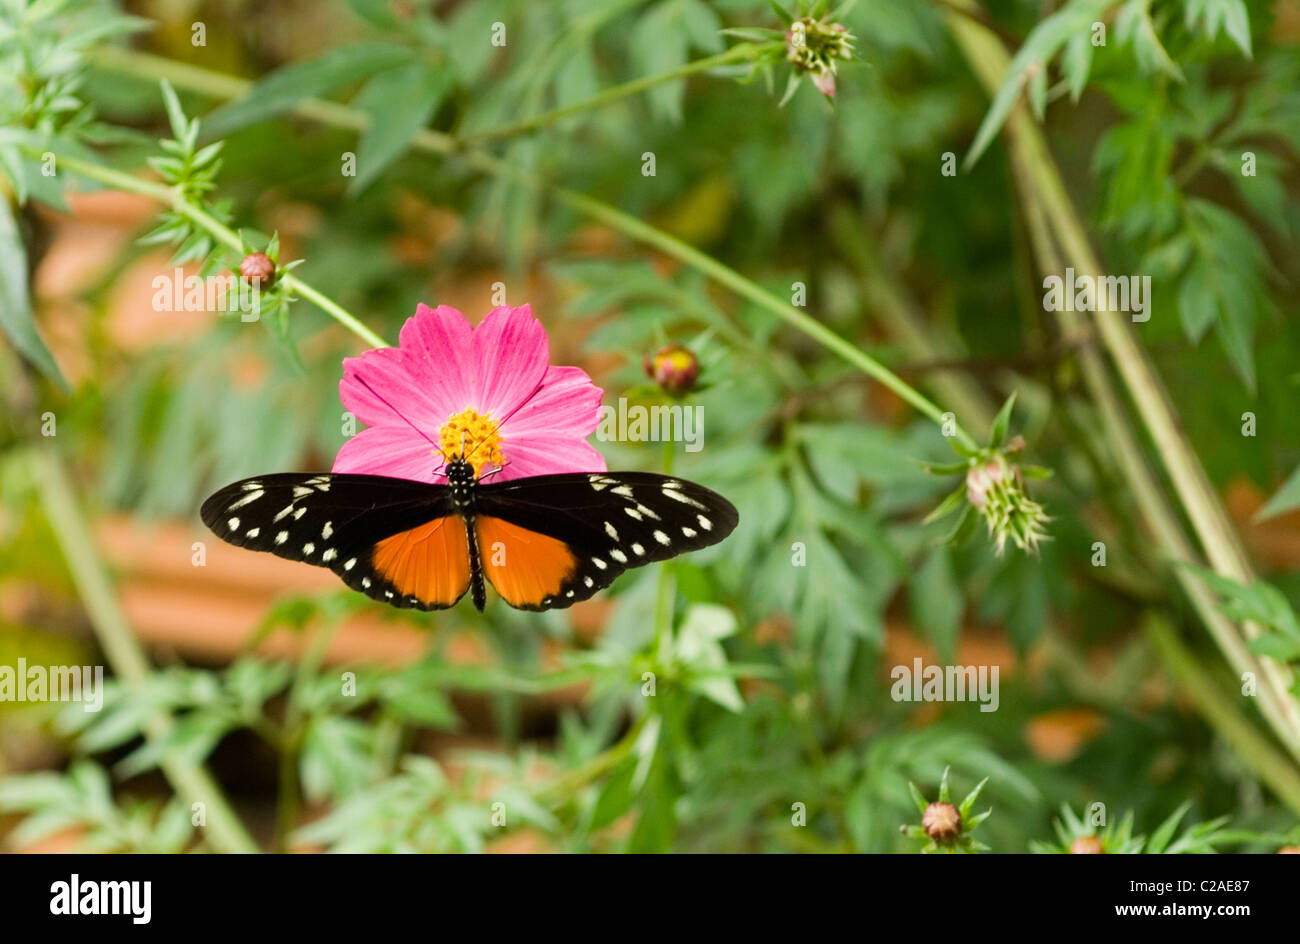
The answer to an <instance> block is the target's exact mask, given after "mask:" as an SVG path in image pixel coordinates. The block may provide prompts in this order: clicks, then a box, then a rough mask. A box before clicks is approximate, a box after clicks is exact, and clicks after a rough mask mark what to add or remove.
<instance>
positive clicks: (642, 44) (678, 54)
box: [630, 3, 688, 123]
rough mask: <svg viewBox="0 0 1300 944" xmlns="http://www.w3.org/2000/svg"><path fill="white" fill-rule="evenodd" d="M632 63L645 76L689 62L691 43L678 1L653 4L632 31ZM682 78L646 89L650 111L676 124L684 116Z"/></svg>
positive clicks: (683, 85)
mask: <svg viewBox="0 0 1300 944" xmlns="http://www.w3.org/2000/svg"><path fill="white" fill-rule="evenodd" d="M630 44H631V50H632V62H633V64H634V65H635V67H636V69H637V72H638V73H639V74H642V75H655V74H657V73H660V72H671V71H672V70H673V69H677V68H679V67H680V66H682V65H684V64H685V63H686V55H687V51H688V42H687V36H686V31H685V29H683V24H682V10H681V7H680V6H679V5H678V4H676V3H659V4H654V5H652V6H651V7H650V8H649V10H648V12H646V13H645V14H644V15H643V16H642V17H641V19H640V20H638V21H637V24H636V26H635V27H634V28H633V30H632V37H631V40H630ZM685 88H686V86H685V83H684V82H682V80H681V79H677V80H675V81H672V82H665V83H663V84H662V85H657V86H655V87H654V88H652V89H650V90H649V91H648V92H646V97H647V99H648V100H649V103H650V110H651V112H653V113H654V114H655V115H656V116H657V117H659V118H661V119H665V120H667V121H671V122H674V123H676V122H677V121H679V120H680V119H681V115H682V94H683V93H684V91H685Z"/></svg>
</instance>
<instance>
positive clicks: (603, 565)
mask: <svg viewBox="0 0 1300 944" xmlns="http://www.w3.org/2000/svg"><path fill="white" fill-rule="evenodd" d="M591 562H592V563H593V564H595V565H596V566H597V567H599V568H600V569H601V570H604V569H605V568H606V567H608V566H609V565H608V564H606V563H605V562H604V561H603V560H601V559H600V558H599V557H593V558H592V559H591Z"/></svg>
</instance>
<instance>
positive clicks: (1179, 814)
mask: <svg viewBox="0 0 1300 944" xmlns="http://www.w3.org/2000/svg"><path fill="white" fill-rule="evenodd" d="M1191 808H1192V802H1191V801H1190V800H1188V801H1187V802H1185V803H1183V805H1182V806H1180V807H1178V809H1176V810H1174V811H1173V812H1172V813H1170V814H1169V816H1168V818H1166V819H1165V821H1164V822H1163V823H1161V824H1160V825H1159V826H1158V827H1157V828H1156V831H1155V832H1154V833H1152V835H1151V838H1150V839H1149V840H1148V841H1147V846H1146V851H1147V852H1148V853H1151V854H1152V855H1159V854H1161V853H1163V852H1164V851H1165V849H1166V848H1167V847H1168V845H1169V842H1170V840H1172V839H1173V838H1174V832H1175V831H1176V830H1177V829H1178V824H1179V822H1181V821H1182V818H1183V817H1184V816H1186V815H1187V811H1188V810H1190V809H1191Z"/></svg>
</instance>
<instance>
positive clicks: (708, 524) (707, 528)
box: [695, 515, 713, 531]
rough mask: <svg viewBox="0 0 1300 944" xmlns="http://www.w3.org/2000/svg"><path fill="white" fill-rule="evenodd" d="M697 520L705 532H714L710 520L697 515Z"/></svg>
mask: <svg viewBox="0 0 1300 944" xmlns="http://www.w3.org/2000/svg"><path fill="white" fill-rule="evenodd" d="M695 518H696V520H697V521H699V523H700V527H701V528H703V529H704V530H705V531H712V530H713V522H712V521H710V520H709V519H708V518H706V517H704V516H703V515H696V516H695Z"/></svg>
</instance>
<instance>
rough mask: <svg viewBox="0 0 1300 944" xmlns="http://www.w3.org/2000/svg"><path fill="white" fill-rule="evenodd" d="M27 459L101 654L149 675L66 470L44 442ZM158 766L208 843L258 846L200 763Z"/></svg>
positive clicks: (162, 719)
mask: <svg viewBox="0 0 1300 944" xmlns="http://www.w3.org/2000/svg"><path fill="white" fill-rule="evenodd" d="M30 463H31V468H32V473H33V479H34V481H35V483H36V488H37V491H38V493H39V495H40V500H41V504H42V505H43V506H44V509H45V514H46V517H47V518H48V519H49V522H50V528H51V529H52V530H53V532H54V537H55V539H56V540H57V541H58V544H59V548H60V549H61V550H62V551H63V556H64V558H65V559H66V560H67V563H68V570H69V571H70V572H71V574H72V581H73V583H74V585H75V586H76V588H77V592H78V594H79V595H80V596H81V599H82V602H83V603H84V604H85V607H86V612H87V614H88V615H89V616H90V621H91V625H92V626H93V627H94V630H95V635H96V637H97V638H98V639H99V642H100V645H102V646H103V647H104V655H105V657H106V658H107V659H108V662H109V665H111V666H112V668H113V672H114V674H115V675H116V676H117V677H118V678H119V679H121V681H122V683H123V684H124V685H126V686H128V687H131V686H136V685H139V684H141V683H142V682H143V681H144V680H145V678H146V677H147V676H148V674H149V671H150V668H149V661H148V659H147V657H146V656H145V654H144V651H143V650H142V649H141V648H140V644H139V643H138V642H137V641H136V638H135V636H134V635H133V634H132V633H131V628H130V627H129V626H128V625H127V622H126V617H125V616H124V615H123V613H122V608H121V605H120V604H119V603H118V600H117V596H116V595H115V594H114V593H113V587H112V584H111V583H110V582H109V578H108V574H107V573H106V571H105V569H104V565H103V563H102V562H101V561H100V559H99V557H98V555H97V554H96V553H95V543H94V537H93V536H92V535H91V533H90V528H89V527H88V526H87V524H86V521H85V518H83V517H82V514H81V511H80V510H79V509H78V508H77V502H76V499H75V497H74V492H73V487H72V482H71V480H70V478H69V476H68V472H67V470H66V469H65V468H64V465H63V462H62V461H61V460H60V458H59V457H58V456H57V455H56V454H55V452H54V451H53V450H52V449H51V448H49V447H38V448H36V449H35V450H34V451H33V452H32V454H31V458H30ZM173 726H174V722H173V720H172V718H171V716H170V715H168V714H166V713H163V712H158V713H156V714H154V715H152V716H151V717H150V718H149V719H148V720H147V722H146V723H145V733H146V736H147V737H148V738H149V740H151V741H159V740H161V739H164V738H166V737H167V736H168V734H169V733H170V732H171V731H172V728H173ZM159 766H160V767H161V768H162V771H163V773H164V774H165V775H166V776H167V779H168V780H169V781H170V782H171V784H172V786H173V788H175V790H176V795H177V797H178V798H180V800H181V801H182V802H183V803H184V804H185V805H187V806H189V805H191V804H194V803H202V804H203V805H204V807H205V808H206V810H207V825H206V826H204V827H203V829H204V835H205V836H206V837H207V840H208V842H209V843H210V844H211V846H212V848H214V849H216V850H217V851H218V852H226V853H255V852H258V851H259V850H258V847H257V843H255V842H254V841H253V839H252V837H251V836H249V835H248V832H247V831H246V830H245V829H244V825H243V823H242V822H241V821H240V819H239V817H238V815H237V814H236V813H235V811H234V810H233V809H232V808H231V806H230V803H229V802H228V801H227V800H226V797H225V794H223V793H222V792H221V788H220V787H219V786H218V785H217V783H216V781H214V780H213V779H212V777H211V776H210V775H209V774H208V772H207V771H206V770H205V769H204V768H203V766H202V765H201V764H197V763H194V762H193V761H191V760H188V759H186V758H184V757H182V756H180V754H178V753H177V752H174V751H171V752H168V753H166V754H164V755H163V757H162V759H161V761H160V762H159Z"/></svg>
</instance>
